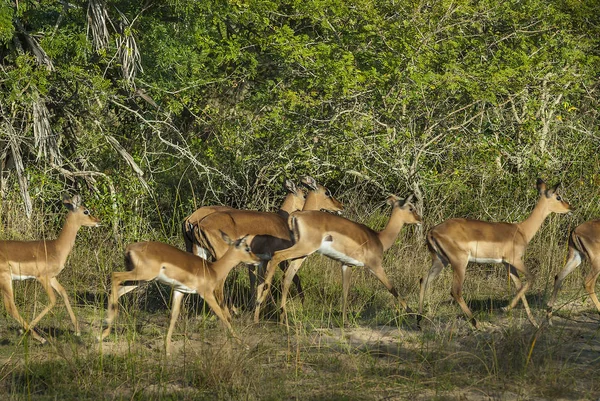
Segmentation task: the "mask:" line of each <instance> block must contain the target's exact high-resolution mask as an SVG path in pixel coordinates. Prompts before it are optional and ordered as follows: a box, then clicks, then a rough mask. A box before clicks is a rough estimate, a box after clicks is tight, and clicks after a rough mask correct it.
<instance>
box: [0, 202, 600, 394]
mask: <svg viewBox="0 0 600 401" xmlns="http://www.w3.org/2000/svg"><path fill="white" fill-rule="evenodd" d="M384 213H385V212H384ZM4 217H5V218H8V220H9V221H10V216H4ZM40 221H43V219H40ZM383 222H385V218H382V217H381V216H380V215H376V216H374V217H373V221H367V222H366V223H367V224H369V225H371V226H374V227H376V226H381V225H382V224H383ZM563 224H564V222H562V221H561V220H559V219H555V218H551V219H549V221H547V222H546V224H545V225H544V226H543V228H542V231H541V232H540V233H539V234H538V235H537V236H536V237H535V238H534V240H533V242H532V244H531V246H530V248H529V250H528V253H527V259H526V264H527V265H528V266H530V267H531V268H532V271H534V273H535V276H536V281H535V283H534V285H533V288H532V289H531V290H530V291H529V292H528V300H529V303H530V305H531V307H532V310H533V312H534V315H535V316H536V318H537V319H538V320H541V319H542V318H543V316H544V314H545V300H546V299H547V298H548V296H549V295H550V292H551V289H552V285H553V276H554V274H556V272H557V271H558V270H559V269H560V268H562V265H563V263H564V257H565V254H566V245H565V243H564V237H565V236H564V235H563V232H564V226H563ZM9 227H11V230H13V231H14V230H15V228H14V227H18V225H16V224H15V225H14V226H13V225H10V224H9ZM108 231H109V230H107V232H103V231H102V230H100V229H96V230H92V229H82V230H81V232H80V234H79V236H78V239H77V243H76V246H75V249H74V251H73V254H72V255H71V257H70V259H69V262H68V263H67V267H66V269H65V271H64V272H63V273H62V274H61V276H59V279H60V281H61V282H62V284H63V285H64V287H65V288H66V289H67V292H68V293H69V294H70V296H71V299H72V303H73V304H74V310H75V313H76V316H77V318H78V320H79V322H80V324H81V328H82V332H83V333H82V336H81V337H80V338H78V337H75V336H74V335H73V328H72V325H71V323H70V321H69V319H68V316H67V313H66V310H65V308H64V306H63V305H62V303H61V301H60V300H59V302H58V304H57V306H56V307H55V308H54V310H53V311H51V312H50V313H49V314H48V315H47V316H46V317H45V318H44V319H43V320H42V321H41V322H40V324H39V328H40V330H41V331H42V332H43V333H44V335H45V336H46V337H47V338H49V339H50V341H49V343H48V344H46V345H40V344H38V343H37V342H36V341H35V340H33V339H31V338H30V337H29V336H28V335H23V334H22V333H20V332H19V330H18V325H17V323H16V322H15V321H14V320H13V319H12V318H10V317H8V316H7V314H6V313H4V316H3V318H2V319H3V324H2V325H0V393H5V394H6V396H7V398H8V399H11V400H12V399H15V400H21V399H24V400H27V399H48V400H54V399H61V400H71V399H73V400H85V399H94V400H97V399H106V400H121V399H123V400H124V399H139V400H154V399H156V400H159V399H160V400H170V399H173V400H174V399H178V400H179V399H184V400H186V399H224V400H227V399H235V400H239V399H246V400H256V399H260V400H265V399H266V400H275V399H277V400H278V399H302V400H305V399H309V400H310V399H315V400H316V399H325V400H345V399H347V400H374V399H399V400H402V399H414V400H430V399H437V400H513V399H514V400H529V399H536V400H541V399H564V400H571V399H572V400H579V399H597V398H598V397H599V396H600V380H599V379H598V376H597V371H598V367H599V366H600V325H599V324H598V323H599V322H600V319H599V317H598V315H597V313H596V311H595V309H594V307H593V305H592V304H591V303H590V302H589V301H588V300H587V295H586V294H585V292H584V290H583V286H582V281H583V276H584V272H585V271H586V270H587V268H588V267H587V266H586V265H584V266H583V267H582V268H579V269H578V271H576V272H574V273H573V274H572V275H571V277H569V278H568V279H567V280H566V281H565V285H564V288H563V290H562V291H561V292H560V294H559V298H558V301H557V304H556V306H557V311H556V314H555V315H556V319H555V323H554V325H553V326H551V327H545V328H543V329H542V330H539V331H538V330H536V329H535V328H534V327H532V326H531V325H530V324H529V322H528V321H527V318H526V316H525V313H524V310H523V309H522V308H520V307H518V308H517V309H515V310H514V311H512V312H511V313H508V314H507V313H504V312H502V311H500V307H502V306H505V305H506V304H507V303H508V301H509V300H510V298H511V296H512V294H513V292H514V288H513V287H512V286H511V285H509V283H508V280H507V275H506V272H505V271H504V270H503V269H502V267H501V266H493V265H471V266H469V269H468V273H467V280H466V282H465V288H464V295H465V299H466V301H467V302H468V303H469V305H470V307H471V308H472V310H473V311H474V313H475V315H476V318H477V319H478V320H479V321H480V323H481V324H480V325H481V328H480V329H479V330H474V329H473V328H472V327H471V326H470V324H469V323H468V322H467V321H466V320H465V319H463V318H462V312H461V310H460V308H459V307H458V305H456V304H455V303H454V302H452V301H451V297H450V295H449V290H450V281H451V271H450V269H445V270H444V271H443V273H442V274H441V275H440V277H439V278H438V280H437V281H435V282H434V283H433V285H432V286H431V288H430V291H429V294H428V297H427V307H426V314H427V316H426V319H425V320H424V322H423V325H422V326H423V327H422V330H418V329H417V328H416V325H415V319H414V317H413V316H407V315H406V314H405V313H404V312H403V311H398V309H397V305H395V302H394V299H393V297H392V296H391V295H390V294H389V293H388V292H387V290H385V288H384V287H383V286H382V285H381V283H379V282H378V281H377V280H376V279H375V278H374V276H373V275H371V274H369V273H368V272H365V271H364V270H361V269H359V268H355V269H354V271H353V276H352V286H351V291H350V297H349V305H348V306H349V316H350V322H349V324H348V325H347V327H340V320H341V314H340V311H341V292H342V289H341V272H340V266H339V264H338V263H336V262H333V261H331V260H328V259H327V258H324V257H320V256H313V257H311V258H309V260H308V263H307V264H306V266H304V267H303V268H302V269H301V270H300V276H301V278H302V280H303V285H304V288H305V294H306V297H307V298H306V301H305V303H304V304H301V303H300V301H299V299H298V297H294V298H292V299H291V300H290V302H289V304H288V305H289V306H288V310H289V318H290V324H289V326H287V327H285V326H281V325H279V324H278V323H277V318H278V316H277V313H276V308H274V307H272V306H271V307H270V314H269V313H267V314H266V315H265V318H264V319H263V321H262V322H261V323H260V324H254V323H252V316H251V313H249V312H243V313H242V314H241V316H238V317H236V318H235V319H234V322H233V325H234V328H235V330H236V331H237V332H238V333H240V336H241V338H242V339H243V340H244V342H245V343H246V344H247V345H248V346H249V349H248V350H247V349H245V348H243V347H240V346H239V345H237V344H236V343H235V342H234V341H231V339H229V338H228V335H227V333H226V330H225V329H223V328H222V326H221V325H220V324H219V323H218V322H217V320H216V319H215V318H214V317H213V316H212V315H211V314H210V313H207V312H206V311H205V310H204V307H203V303H202V302H201V300H200V299H199V298H198V297H195V296H189V297H188V299H187V300H186V304H185V311H184V312H183V313H182V315H181V316H180V319H179V321H178V324H177V326H176V330H175V334H174V338H173V340H174V342H173V345H174V347H173V348H174V355H173V357H172V358H171V359H167V358H165V356H164V344H163V341H164V336H165V334H166V330H167V325H168V319H169V311H168V309H167V306H166V305H168V304H169V302H168V300H169V296H170V292H169V289H168V288H167V287H162V286H158V285H156V284H149V285H147V286H145V287H143V288H142V290H140V291H135V292H134V293H133V294H130V295H127V296H124V297H123V298H122V302H121V305H122V308H121V313H120V315H119V317H118V319H117V321H116V324H115V331H114V334H111V336H109V338H108V339H107V340H106V341H105V342H103V343H101V344H98V343H97V342H96V337H97V335H98V334H99V333H100V328H101V322H102V318H103V315H104V313H105V307H106V295H107V291H108V285H109V282H108V275H109V273H110V272H111V271H113V270H115V269H122V249H123V248H124V246H125V243H115V242H114V241H113V240H112V239H111V238H110V234H108ZM34 232H35V227H34ZM423 232H425V231H424V230H423V231H420V230H418V229H416V228H414V227H407V228H405V229H404V230H403V232H402V233H401V235H400V238H399V240H398V242H397V244H396V245H395V246H394V247H393V248H392V249H391V250H390V251H389V252H388V253H387V254H386V256H385V261H384V266H385V268H386V271H387V272H388V275H389V277H390V279H391V281H392V282H393V283H394V284H395V285H396V287H397V289H398V291H399V293H400V294H401V295H402V296H404V297H405V298H406V299H407V300H408V302H409V305H410V306H411V307H412V308H413V309H416V308H417V305H418V288H419V287H418V280H419V278H420V277H421V276H422V275H423V274H424V273H425V272H426V271H427V269H428V268H429V258H428V255H427V252H426V249H425V247H424V244H423V239H422V235H423V234H422V233H423ZM144 235H146V236H147V237H151V235H150V234H144ZM14 237H16V238H19V233H18V232H16V233H14ZM167 240H168V241H170V242H171V243H173V244H175V245H178V246H181V244H180V239H179V238H177V237H175V238H170V239H167ZM234 277H235V283H230V284H229V288H230V289H233V290H235V291H237V292H238V294H237V295H238V298H239V299H240V300H241V299H244V298H245V297H246V296H247V293H245V292H244V291H245V290H244V289H245V288H247V273H246V271H245V269H239V271H238V273H237V274H234ZM279 277H280V273H279V272H278V273H277V278H279ZM278 284H279V282H278V280H276V286H277V285H278ZM15 289H16V290H15V293H16V297H17V305H18V306H19V309H20V311H21V313H22V314H23V316H24V317H25V318H26V319H28V320H31V318H32V317H33V316H34V315H35V314H36V313H37V312H39V310H41V309H40V308H42V307H43V305H45V303H46V296H45V294H44V292H43V290H42V289H41V287H40V286H39V285H38V284H37V283H34V282H19V283H15ZM275 298H277V293H275Z"/></svg>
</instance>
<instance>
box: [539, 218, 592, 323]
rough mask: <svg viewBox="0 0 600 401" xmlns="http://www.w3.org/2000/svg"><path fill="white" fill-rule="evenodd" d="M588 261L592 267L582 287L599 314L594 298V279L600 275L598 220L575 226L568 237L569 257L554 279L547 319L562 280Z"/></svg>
mask: <svg viewBox="0 0 600 401" xmlns="http://www.w3.org/2000/svg"><path fill="white" fill-rule="evenodd" d="M586 258H587V259H588V260H589V261H590V264H591V265H592V267H591V269H590V272H589V273H588V275H587V276H586V278H585V280H584V286H585V289H586V291H587V292H588V294H589V295H590V298H591V299H592V301H593V302H594V305H596V309H598V312H600V302H598V297H596V279H597V278H598V275H599V274H600V220H592V221H588V222H585V223H583V224H581V225H579V226H577V227H576V228H575V229H574V230H573V232H571V235H570V236H569V257H568V260H567V263H566V264H565V267H564V269H563V270H562V271H561V272H560V273H559V274H557V275H556V277H555V278H554V291H553V292H552V298H551V299H550V301H549V302H548V312H547V316H546V317H547V319H548V321H550V319H551V318H552V307H553V305H554V301H556V295H557V294H558V290H560V287H562V283H563V280H564V279H565V277H567V276H568V275H569V273H571V272H572V271H573V270H575V268H576V267H577V266H579V265H580V264H581V262H582V261H583V260H584V259H586Z"/></svg>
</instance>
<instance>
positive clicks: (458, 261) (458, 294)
mask: <svg viewBox="0 0 600 401" xmlns="http://www.w3.org/2000/svg"><path fill="white" fill-rule="evenodd" d="M468 261H469V258H468V256H466V255H465V256H464V257H459V258H453V259H451V260H450V265H451V266H452V271H453V276H452V289H451V291H450V294H451V295H452V298H454V300H455V301H456V302H457V303H458V305H460V308H461V309H462V311H463V313H464V314H465V315H467V317H468V318H469V321H470V322H471V324H472V325H473V326H474V327H475V328H477V320H475V318H474V317H473V312H471V309H469V306H468V305H467V303H466V302H465V300H464V298H463V296H462V288H463V284H464V282H465V272H466V269H467V263H468Z"/></svg>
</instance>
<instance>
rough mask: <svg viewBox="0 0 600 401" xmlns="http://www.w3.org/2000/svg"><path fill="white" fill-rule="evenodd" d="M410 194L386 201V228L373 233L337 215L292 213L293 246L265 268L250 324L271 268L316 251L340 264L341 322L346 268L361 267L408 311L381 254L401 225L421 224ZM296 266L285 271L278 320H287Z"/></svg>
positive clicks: (347, 284) (263, 295)
mask: <svg viewBox="0 0 600 401" xmlns="http://www.w3.org/2000/svg"><path fill="white" fill-rule="evenodd" d="M412 197H413V195H409V196H408V197H407V198H406V199H404V200H402V199H400V198H398V197H397V196H395V195H391V196H389V197H388V199H387V203H388V204H389V205H390V206H392V214H391V216H390V219H389V221H388V223H387V225H386V227H385V228H384V229H383V230H382V231H379V232H376V231H374V230H372V229H370V228H369V227H367V226H365V225H363V224H359V223H355V222H353V221H351V220H348V219H345V218H343V217H341V216H335V215H332V214H329V213H323V212H320V211H302V212H295V213H292V214H291V215H290V217H289V220H288V224H289V227H290V230H291V231H292V233H293V238H294V241H295V243H294V245H293V246H292V247H290V248H287V249H284V250H281V251H278V252H275V253H274V254H273V257H272V258H271V261H270V262H269V264H268V267H267V273H266V277H265V282H264V284H262V285H259V287H258V295H257V301H256V309H255V311H254V321H255V322H258V320H259V316H260V307H261V304H262V302H264V300H265V299H266V297H267V294H268V292H269V286H270V284H271V280H272V279H273V274H274V272H275V271H274V268H275V266H277V265H278V264H279V263H280V262H282V261H284V260H290V259H298V258H300V259H301V260H303V259H304V258H306V257H307V256H308V255H310V254H312V253H314V252H318V253H321V254H322V255H325V256H328V257H330V258H332V259H334V260H337V261H340V262H342V288H343V295H342V321H343V323H344V322H345V321H346V304H347V300H348V291H349V288H350V275H351V270H350V266H357V267H365V268H367V269H369V270H370V271H371V273H373V274H374V275H375V276H376V277H377V278H378V279H379V281H381V283H382V284H383V285H384V286H385V287H386V288H387V289H388V291H389V292H390V293H391V294H392V295H393V296H394V297H395V298H396V299H398V301H399V302H400V303H401V304H402V306H403V307H404V308H405V309H406V311H407V312H409V313H410V312H411V310H410V308H409V307H408V305H407V303H406V301H405V300H404V299H403V298H401V297H400V296H399V295H398V292H397V291H396V289H395V288H394V287H393V286H392V284H391V283H390V281H389V280H388V278H387V276H386V274H385V271H384V270H383V267H382V259H383V252H384V251H386V250H388V249H389V248H390V247H391V246H392V245H393V244H394V241H395V240H396V237H397V236H398V234H399V233H400V230H401V229H402V227H403V226H404V224H421V222H422V219H421V216H419V214H418V213H417V210H416V208H415V207H414V205H413V204H412V203H411V202H410V201H411V199H412ZM299 268H300V265H298V264H292V265H290V267H288V269H287V270H286V273H285V277H284V282H283V291H282V294H281V321H282V323H283V322H284V321H285V320H287V312H286V308H285V305H286V301H287V293H288V290H289V287H290V283H291V281H292V278H293V277H294V275H296V273H297V272H298V269H299Z"/></svg>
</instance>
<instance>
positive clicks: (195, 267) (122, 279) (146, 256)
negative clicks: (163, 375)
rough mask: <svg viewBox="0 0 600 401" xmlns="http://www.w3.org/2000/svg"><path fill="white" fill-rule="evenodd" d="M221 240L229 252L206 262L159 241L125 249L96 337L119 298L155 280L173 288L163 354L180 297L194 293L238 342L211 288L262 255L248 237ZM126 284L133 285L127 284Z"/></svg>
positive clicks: (167, 348)
mask: <svg viewBox="0 0 600 401" xmlns="http://www.w3.org/2000/svg"><path fill="white" fill-rule="evenodd" d="M221 236H222V239H223V241H224V242H225V243H227V244H228V246H229V249H228V250H227V252H225V254H224V255H223V257H221V258H220V259H218V260H217V261H215V262H209V261H207V260H205V259H202V258H199V257H198V256H197V255H193V254H191V253H188V252H185V251H182V250H180V249H178V248H175V247H174V246H171V245H168V244H165V243H162V242H137V243H134V244H130V245H129V246H127V249H126V250H125V267H126V269H127V271H125V272H114V273H112V277H111V282H112V286H111V287H112V288H111V294H110V297H109V303H108V312H107V315H106V320H105V324H106V325H107V327H106V328H105V329H104V331H103V332H102V334H101V336H100V337H99V338H98V340H99V341H102V340H104V339H105V338H106V337H107V336H108V335H109V334H110V331H111V328H112V324H113V322H114V320H115V318H116V317H117V314H118V308H119V305H118V302H119V298H120V297H121V296H123V295H124V294H127V293H128V292H130V291H132V290H134V289H135V288H136V287H138V286H139V284H140V283H141V282H144V281H151V280H158V281H160V282H162V283H164V284H167V285H169V286H171V287H172V288H173V299H172V301H171V321H170V323H169V329H168V331H167V336H166V338H165V352H166V354H167V356H168V355H171V336H172V334H173V329H174V327H175V322H176V321H177V318H178V316H179V311H180V309H181V300H182V299H183V295H184V294H198V295H200V296H201V297H202V298H203V299H204V301H205V302H206V303H207V304H208V306H209V307H210V308H211V309H212V311H213V312H214V313H215V315H217V317H218V318H219V319H220V320H221V322H223V324H224V325H225V326H226V327H227V329H228V330H229V332H230V333H231V336H232V337H233V338H234V339H236V341H238V342H240V343H241V340H240V339H239V337H238V336H237V335H236V333H235V331H234V330H233V328H232V327H231V324H230V323H229V321H228V320H227V318H226V316H225V315H224V314H223V310H222V309H221V307H220V306H219V303H218V302H217V299H216V298H215V294H214V291H215V288H216V287H217V285H218V284H219V282H220V281H221V280H223V279H225V277H227V274H229V272H230V271H231V269H233V268H234V267H235V266H236V265H237V264H239V263H248V264H257V263H259V262H260V261H261V259H264V258H266V257H267V256H266V255H256V254H254V253H253V252H252V250H251V249H250V246H249V245H248V244H247V241H248V239H249V238H248V236H247V235H246V236H243V237H242V238H240V239H238V240H236V241H232V240H231V239H230V238H229V237H228V236H227V234H225V233H221ZM127 282H135V284H133V283H129V284H127Z"/></svg>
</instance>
